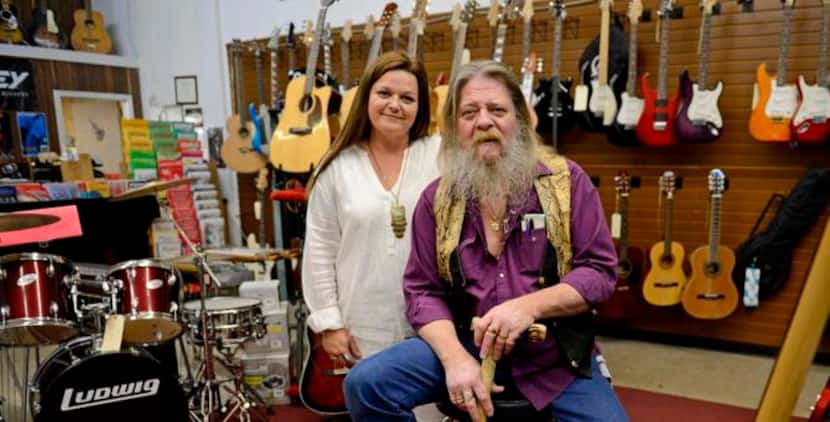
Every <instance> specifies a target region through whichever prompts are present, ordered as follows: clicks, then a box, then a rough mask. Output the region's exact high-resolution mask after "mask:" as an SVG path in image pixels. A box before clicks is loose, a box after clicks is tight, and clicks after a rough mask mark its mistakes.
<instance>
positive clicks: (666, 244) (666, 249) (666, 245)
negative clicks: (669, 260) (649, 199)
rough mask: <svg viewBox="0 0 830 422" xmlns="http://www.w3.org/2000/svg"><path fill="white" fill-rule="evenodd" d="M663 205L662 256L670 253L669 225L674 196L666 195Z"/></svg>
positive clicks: (670, 223)
mask: <svg viewBox="0 0 830 422" xmlns="http://www.w3.org/2000/svg"><path fill="white" fill-rule="evenodd" d="M663 206H664V207H665V210H664V211H663V213H664V215H663V256H665V257H667V256H670V255H671V242H672V238H671V226H672V211H673V208H674V196H672V195H666V198H665V203H664V204H663Z"/></svg>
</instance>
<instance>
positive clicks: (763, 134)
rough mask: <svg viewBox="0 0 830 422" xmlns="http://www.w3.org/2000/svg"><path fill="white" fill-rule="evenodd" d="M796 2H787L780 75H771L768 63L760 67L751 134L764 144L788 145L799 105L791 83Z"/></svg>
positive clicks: (753, 97) (787, 0) (795, 90)
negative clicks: (789, 54)
mask: <svg viewBox="0 0 830 422" xmlns="http://www.w3.org/2000/svg"><path fill="white" fill-rule="evenodd" d="M794 2H795V0H783V3H784V25H783V29H782V31H781V48H780V49H779V51H778V68H777V69H776V72H777V74H776V75H774V77H773V75H770V74H769V73H767V65H766V63H761V64H760V65H758V70H756V72H755V76H756V78H757V82H756V84H755V90H754V93H753V94H754V95H753V96H752V99H753V101H752V115H750V117H749V134H750V135H752V137H753V138H755V139H756V140H758V141H761V142H788V141H789V140H790V137H791V129H790V124H791V122H792V117H793V114H795V109H796V107H797V106H798V89H797V88H796V87H795V85H788V84H787V51H788V50H789V47H790V29H791V27H792V21H793V7H794Z"/></svg>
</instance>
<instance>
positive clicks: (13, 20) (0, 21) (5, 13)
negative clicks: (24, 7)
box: [0, 5, 23, 44]
mask: <svg viewBox="0 0 830 422" xmlns="http://www.w3.org/2000/svg"><path fill="white" fill-rule="evenodd" d="M0 43H8V44H23V31H21V30H20V19H18V18H17V8H16V7H14V6H13V5H9V6H8V7H6V6H5V5H4V6H3V7H2V10H0Z"/></svg>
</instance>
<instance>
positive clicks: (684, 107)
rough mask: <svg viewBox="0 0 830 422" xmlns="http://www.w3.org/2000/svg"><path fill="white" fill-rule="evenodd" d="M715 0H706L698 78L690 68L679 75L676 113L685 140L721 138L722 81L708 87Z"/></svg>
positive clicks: (701, 28) (680, 136) (700, 140)
mask: <svg viewBox="0 0 830 422" xmlns="http://www.w3.org/2000/svg"><path fill="white" fill-rule="evenodd" d="M716 4H717V1H716V0H704V1H703V16H702V17H701V20H702V22H701V26H700V55H699V58H698V65H697V66H698V67H697V81H695V82H692V79H691V78H690V77H689V71H688V70H684V71H683V72H682V73H681V74H680V104H681V105H680V110H679V111H678V112H677V126H676V127H675V129H676V132H677V138H678V139H679V140H680V141H683V142H690V143H701V142H712V141H714V140H716V139H718V138H719V137H720V134H721V132H722V129H723V118H722V117H721V114H720V110H719V109H718V100H719V99H720V96H721V92H723V82H721V81H718V83H717V85H715V87H714V88H713V89H711V90H710V89H706V77H707V75H708V67H709V30H710V28H711V27H712V14H713V12H714V8H715V5H716Z"/></svg>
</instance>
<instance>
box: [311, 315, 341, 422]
mask: <svg viewBox="0 0 830 422" xmlns="http://www.w3.org/2000/svg"><path fill="white" fill-rule="evenodd" d="M307 333H308V339H307V340H306V341H307V342H308V344H309V345H310V347H309V349H307V350H308V353H306V360H305V364H304V365H303V372H302V375H300V400H302V402H303V405H305V407H307V408H309V409H310V410H312V411H314V412H317V413H321V414H330V415H331V414H344V413H346V412H347V410H346V398H345V397H344V395H343V380H344V379H345V378H346V373H347V372H348V369H347V368H345V367H343V366H342V362H339V361H336V360H333V359H332V358H331V356H329V354H328V353H326V350H325V349H323V342H322V337H321V336H320V335H319V334H314V333H313V332H311V330H307Z"/></svg>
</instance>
